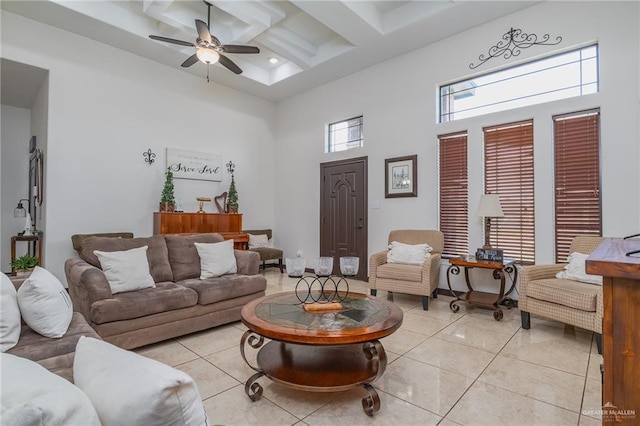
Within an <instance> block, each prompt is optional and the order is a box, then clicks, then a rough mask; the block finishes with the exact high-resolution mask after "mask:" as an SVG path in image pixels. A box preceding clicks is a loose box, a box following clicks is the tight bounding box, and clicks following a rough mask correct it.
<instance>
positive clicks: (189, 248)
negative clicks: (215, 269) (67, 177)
mask: <svg viewBox="0 0 640 426" xmlns="http://www.w3.org/2000/svg"><path fill="white" fill-rule="evenodd" d="M221 241H223V238H222V236H220V234H192V235H154V236H152V237H143V238H110V237H91V238H86V239H84V241H83V242H82V246H81V249H80V257H75V258H71V259H68V260H67V261H66V263H65V274H66V277H67V283H68V285H69V294H70V295H71V300H72V301H73V308H74V310H75V311H77V312H80V313H81V314H82V315H83V316H84V317H85V319H86V320H87V322H88V323H89V325H91V327H93V329H94V330H95V331H96V332H97V333H98V334H99V335H100V337H101V338H102V339H103V340H105V341H107V342H110V343H112V344H114V345H116V346H120V347H121V348H124V349H133V348H137V347H140V346H144V345H147V344H150V343H155V342H159V341H162V340H166V339H170V338H173V337H177V336H181V335H184V334H188V333H193V332H195V331H200V330H205V329H207V328H211V327H215V326H218V325H221V324H226V323H230V322H234V321H238V320H239V319H240V311H241V310H242V307H243V306H244V305H245V304H246V303H247V302H249V301H251V300H253V299H256V298H258V297H262V296H264V294H265V289H266V286H267V282H266V279H265V278H264V276H262V275H260V274H258V268H259V261H260V256H259V255H258V254H257V253H254V252H250V251H244V250H235V251H234V253H235V256H236V263H237V268H238V271H237V273H236V274H229V275H223V276H221V277H217V278H209V279H206V280H200V257H199V256H198V252H197V250H196V248H195V245H194V242H199V243H216V242H221ZM145 245H146V246H148V250H147V259H148V261H149V269H150V273H151V276H152V277H153V279H154V281H155V283H156V287H154V288H145V289H142V290H137V291H130V292H124V293H117V294H112V293H111V289H110V287H109V283H108V282H107V279H106V278H105V276H104V273H103V272H102V270H101V269H100V262H99V261H98V259H97V257H96V256H95V255H94V254H93V252H94V250H100V251H122V250H129V249H132V248H137V247H142V246H145Z"/></svg>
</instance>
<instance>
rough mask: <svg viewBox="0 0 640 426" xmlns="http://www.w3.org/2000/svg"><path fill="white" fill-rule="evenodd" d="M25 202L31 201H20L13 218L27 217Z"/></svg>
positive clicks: (14, 210)
mask: <svg viewBox="0 0 640 426" xmlns="http://www.w3.org/2000/svg"><path fill="white" fill-rule="evenodd" d="M23 201H27V202H29V200H26V199H22V200H20V201H18V207H16V208H15V209H13V217H26V216H27V210H26V209H25V208H24V206H23V205H22V202H23Z"/></svg>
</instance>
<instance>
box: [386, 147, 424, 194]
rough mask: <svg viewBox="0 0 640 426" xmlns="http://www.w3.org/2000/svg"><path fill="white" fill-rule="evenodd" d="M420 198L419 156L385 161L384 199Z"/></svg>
mask: <svg viewBox="0 0 640 426" xmlns="http://www.w3.org/2000/svg"><path fill="white" fill-rule="evenodd" d="M417 196H418V156H417V155H409V156H406V157H396V158H387V159H386V160H384V198H399V197H417Z"/></svg>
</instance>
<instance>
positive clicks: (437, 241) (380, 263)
mask: <svg viewBox="0 0 640 426" xmlns="http://www.w3.org/2000/svg"><path fill="white" fill-rule="evenodd" d="M392 241H398V242H400V243H405V244H424V243H426V244H428V245H429V246H430V247H432V248H433V251H432V252H431V256H428V257H427V259H426V260H425V262H424V264H422V265H407V264H402V263H387V251H383V252H379V253H375V254H373V255H371V258H370V259H369V287H370V288H371V295H372V296H375V295H376V293H377V291H378V290H386V291H389V292H391V293H395V292H398V293H406V294H416V295H419V296H422V308H423V309H424V310H425V311H426V310H428V309H429V296H430V295H433V297H434V298H437V297H438V294H437V289H438V281H439V279H440V258H441V254H442V249H443V248H444V234H443V233H442V232H440V231H435V230H413V229H403V230H397V231H391V232H390V233H389V241H388V243H389V244H391V242H392Z"/></svg>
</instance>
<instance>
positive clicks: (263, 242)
mask: <svg viewBox="0 0 640 426" xmlns="http://www.w3.org/2000/svg"><path fill="white" fill-rule="evenodd" d="M263 247H269V238H268V237H267V234H258V235H254V234H249V248H250V249H255V248H263Z"/></svg>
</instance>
